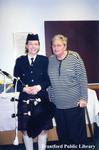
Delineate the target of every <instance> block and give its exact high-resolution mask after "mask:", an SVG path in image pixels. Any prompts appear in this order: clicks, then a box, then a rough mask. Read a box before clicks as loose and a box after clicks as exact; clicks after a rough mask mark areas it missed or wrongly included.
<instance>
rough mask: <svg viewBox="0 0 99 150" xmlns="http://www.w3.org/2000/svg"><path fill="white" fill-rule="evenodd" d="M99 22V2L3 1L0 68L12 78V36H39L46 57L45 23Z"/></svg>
mask: <svg viewBox="0 0 99 150" xmlns="http://www.w3.org/2000/svg"><path fill="white" fill-rule="evenodd" d="M47 20H50V21H52V20H99V0H0V68H1V69H2V70H6V71H7V72H9V73H10V74H13V67H14V63H15V49H14V47H13V33H15V32H30V31H32V32H34V33H38V34H39V37H40V41H41V50H40V54H43V55H45V37H44V21H47Z"/></svg>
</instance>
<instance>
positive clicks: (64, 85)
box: [48, 51, 88, 109]
mask: <svg viewBox="0 0 99 150" xmlns="http://www.w3.org/2000/svg"><path fill="white" fill-rule="evenodd" d="M48 73H49V77H50V81H51V86H50V87H49V90H48V91H49V97H50V99H51V101H53V102H54V103H55V104H56V106H57V108H59V109H66V108H73V107H77V102H78V101H79V100H80V99H83V100H86V101H87V99H88V95H87V76H86V70H85V66H84V63H83V60H82V59H81V57H80V56H79V54H78V53H76V52H73V51H68V55H67V57H66V58H65V59H63V60H62V61H59V60H57V58H56V56H54V55H52V56H51V57H50V58H49V67H48Z"/></svg>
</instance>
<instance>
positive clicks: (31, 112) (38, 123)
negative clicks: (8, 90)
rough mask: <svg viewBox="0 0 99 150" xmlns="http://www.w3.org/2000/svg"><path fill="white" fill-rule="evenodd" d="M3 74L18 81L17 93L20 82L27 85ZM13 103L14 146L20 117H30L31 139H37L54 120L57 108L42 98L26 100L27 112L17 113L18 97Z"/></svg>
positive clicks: (29, 134) (13, 98)
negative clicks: (50, 121)
mask: <svg viewBox="0 0 99 150" xmlns="http://www.w3.org/2000/svg"><path fill="white" fill-rule="evenodd" d="M0 71H1V72H2V74H4V75H5V76H7V77H8V78H10V79H11V80H12V81H13V80H16V82H15V86H14V92H15V93H16V92H17V85H18V82H20V83H21V84H22V85H24V86H25V84H24V83H23V82H22V81H21V79H20V78H19V77H18V78H16V77H12V76H11V75H10V74H8V73H7V72H5V71H2V70H0ZM11 101H12V102H14V113H13V114H12V118H15V140H14V142H13V144H14V145H18V144H19V141H18V117H20V116H28V117H29V120H28V124H27V133H28V136H30V137H36V136H37V135H39V133H40V132H41V131H42V130H43V128H44V126H45V124H46V123H47V122H48V121H49V120H52V118H53V117H54V115H55V110H56V106H55V105H54V103H52V102H51V101H49V100H44V99H41V98H40V97H35V96H33V98H29V99H26V100H22V102H23V103H24V105H27V106H28V107H29V109H28V110H27V111H25V112H17V110H16V105H17V101H19V99H17V98H16V97H12V99H11Z"/></svg>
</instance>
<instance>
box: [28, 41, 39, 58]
mask: <svg viewBox="0 0 99 150" xmlns="http://www.w3.org/2000/svg"><path fill="white" fill-rule="evenodd" d="M39 48H40V43H39V41H38V40H31V41H28V43H27V44H26V49H27V50H28V54H29V55H30V56H34V55H36V54H37V53H38V51H39Z"/></svg>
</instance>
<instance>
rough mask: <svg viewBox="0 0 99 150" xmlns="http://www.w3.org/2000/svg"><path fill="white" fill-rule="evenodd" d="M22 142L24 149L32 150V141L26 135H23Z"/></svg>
mask: <svg viewBox="0 0 99 150" xmlns="http://www.w3.org/2000/svg"><path fill="white" fill-rule="evenodd" d="M23 140H24V144H25V147H26V150H33V139H32V138H31V137H29V136H28V135H27V134H23Z"/></svg>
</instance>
